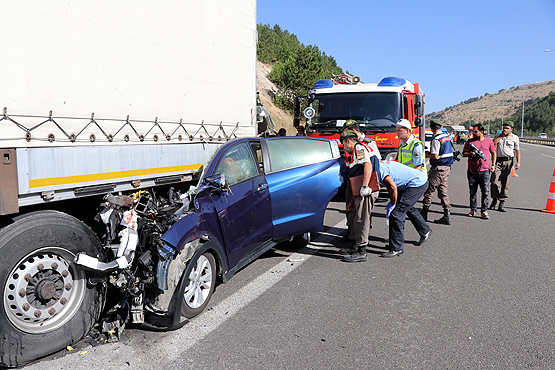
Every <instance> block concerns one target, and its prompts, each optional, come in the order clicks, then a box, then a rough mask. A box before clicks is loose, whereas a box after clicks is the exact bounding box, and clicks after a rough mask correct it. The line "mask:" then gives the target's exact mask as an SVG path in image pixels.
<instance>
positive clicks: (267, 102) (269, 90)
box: [256, 61, 297, 136]
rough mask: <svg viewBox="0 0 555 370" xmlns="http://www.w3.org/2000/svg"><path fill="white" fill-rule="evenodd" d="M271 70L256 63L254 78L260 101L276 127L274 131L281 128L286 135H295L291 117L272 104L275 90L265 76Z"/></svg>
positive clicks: (267, 66) (264, 65)
mask: <svg viewBox="0 0 555 370" xmlns="http://www.w3.org/2000/svg"><path fill="white" fill-rule="evenodd" d="M271 70H272V67H271V66H270V65H268V64H264V63H262V62H260V61H257V62H256V76H257V80H258V92H259V93H260V100H261V101H262V104H264V106H265V107H266V109H268V111H269V112H270V115H271V117H272V120H273V121H274V124H275V125H276V131H278V130H279V129H280V128H282V127H283V128H285V130H286V131H287V135H291V136H293V135H296V134H297V130H296V129H295V128H294V127H293V115H292V114H290V113H287V112H285V111H283V110H282V109H280V108H278V107H276V106H275V105H274V103H273V100H272V96H273V95H274V94H275V93H276V91H277V88H276V86H275V85H274V84H273V83H272V82H271V81H270V80H268V77H267V76H268V73H270V71H271Z"/></svg>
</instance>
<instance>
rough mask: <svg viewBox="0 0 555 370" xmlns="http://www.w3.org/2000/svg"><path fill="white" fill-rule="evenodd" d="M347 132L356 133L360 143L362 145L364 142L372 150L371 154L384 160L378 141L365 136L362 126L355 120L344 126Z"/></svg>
mask: <svg viewBox="0 0 555 370" xmlns="http://www.w3.org/2000/svg"><path fill="white" fill-rule="evenodd" d="M345 130H351V131H354V132H355V133H356V135H357V137H358V141H359V142H361V143H363V142H364V143H366V144H368V146H369V147H370V149H372V150H371V154H372V155H375V156H376V157H378V159H382V156H381V154H380V151H379V149H378V145H377V144H376V141H374V139H372V138H371V137H368V136H366V135H364V134H363V133H362V132H361V131H360V125H359V124H358V122H357V121H355V120H354V119H350V120H347V121H346V122H345V123H344V124H343V131H345Z"/></svg>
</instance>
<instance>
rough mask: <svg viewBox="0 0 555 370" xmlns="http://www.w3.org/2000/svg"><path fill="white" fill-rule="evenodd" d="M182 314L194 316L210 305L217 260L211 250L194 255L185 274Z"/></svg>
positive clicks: (189, 316) (214, 283)
mask: <svg viewBox="0 0 555 370" xmlns="http://www.w3.org/2000/svg"><path fill="white" fill-rule="evenodd" d="M182 284H184V285H185V287H184V290H183V296H182V299H183V304H182V306H181V315H182V316H185V317H187V318H189V319H190V318H193V317H195V316H197V315H198V314H200V313H201V312H202V311H203V310H204V309H205V308H206V306H207V305H208V302H209V301H210V298H211V297H212V293H214V288H215V286H216V260H215V259H214V256H213V255H212V253H210V252H205V253H203V254H200V255H198V256H197V257H193V258H192V259H191V260H190V261H189V263H188V266H187V269H186V270H185V273H184V274H183V281H182Z"/></svg>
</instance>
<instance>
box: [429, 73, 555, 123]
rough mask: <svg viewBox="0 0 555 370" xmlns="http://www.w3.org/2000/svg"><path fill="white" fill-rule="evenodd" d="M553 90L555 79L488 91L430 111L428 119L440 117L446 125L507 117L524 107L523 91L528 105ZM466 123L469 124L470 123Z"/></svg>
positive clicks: (554, 88) (554, 89)
mask: <svg viewBox="0 0 555 370" xmlns="http://www.w3.org/2000/svg"><path fill="white" fill-rule="evenodd" d="M552 91H555V80H554V81H546V82H538V83H533V84H528V85H521V86H513V87H511V88H510V89H508V90H500V91H499V92H497V93H495V94H488V93H486V94H485V95H484V96H481V97H478V98H471V99H468V100H466V101H465V102H461V103H459V104H457V105H454V106H451V107H447V108H445V109H443V110H441V111H439V112H433V113H429V114H427V115H426V119H427V120H428V121H429V120H430V119H431V118H439V119H440V120H441V121H442V122H443V123H444V124H445V125H462V124H463V123H464V122H467V121H469V120H472V121H478V122H482V123H484V122H487V121H488V119H489V120H491V121H493V120H495V119H496V118H499V119H501V118H502V117H504V118H507V117H509V116H511V115H513V114H515V113H517V111H518V110H519V109H522V95H523V92H524V101H525V106H526V103H527V102H528V103H530V102H531V100H534V99H539V98H543V97H545V96H547V95H549V93H550V92H552ZM464 125H465V126H468V124H464Z"/></svg>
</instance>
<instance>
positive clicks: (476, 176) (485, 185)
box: [466, 171, 490, 212]
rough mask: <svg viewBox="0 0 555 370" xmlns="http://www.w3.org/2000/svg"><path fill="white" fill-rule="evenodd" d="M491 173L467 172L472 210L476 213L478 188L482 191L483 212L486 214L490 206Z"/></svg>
mask: <svg viewBox="0 0 555 370" xmlns="http://www.w3.org/2000/svg"><path fill="white" fill-rule="evenodd" d="M489 174H490V172H489V171H466V177H467V178H468V187H469V189H470V210H471V211H476V208H477V206H478V205H477V198H478V196H477V193H478V186H480V190H481V191H482V209H481V211H482V212H486V211H487V210H488V206H489Z"/></svg>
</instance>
